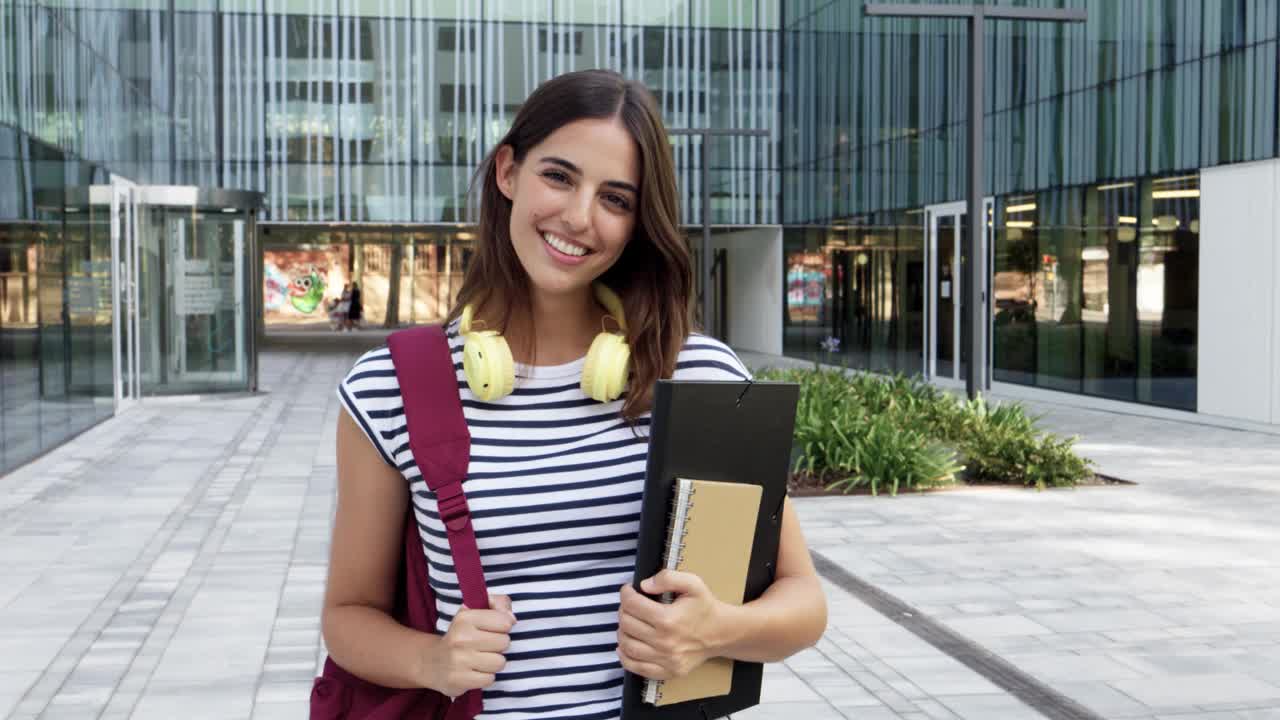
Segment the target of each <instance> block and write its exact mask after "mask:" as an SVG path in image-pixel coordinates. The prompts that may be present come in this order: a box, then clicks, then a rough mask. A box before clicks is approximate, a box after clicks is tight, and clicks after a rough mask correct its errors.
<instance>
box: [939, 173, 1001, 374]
mask: <svg viewBox="0 0 1280 720" xmlns="http://www.w3.org/2000/svg"><path fill="white" fill-rule="evenodd" d="M984 207H985V208H986V210H987V217H988V222H987V228H986V230H987V231H986V232H985V233H984V239H985V246H986V253H985V255H986V257H988V258H989V257H991V238H992V232H991V230H992V228H991V222H990V217H991V207H992V200H991V198H988V199H987V200H986V202H985V203H984ZM966 209H967V206H966V204H965V203H964V202H954V203H946V204H942V205H931V206H929V207H927V208H925V235H926V237H925V272H926V279H925V307H926V315H927V317H928V322H927V323H925V331H924V348H925V358H924V359H925V372H926V375H927V376H928V377H929V378H930V379H931V380H934V381H938V382H941V383H943V384H953V383H954V384H957V385H958V384H962V383H963V382H964V380H965V373H966V370H967V368H968V363H969V344H968V342H966V338H967V336H966V335H965V334H964V332H963V327H964V323H963V322H962V318H963V317H964V314H963V313H964V312H965V306H964V277H965V268H966V265H967V263H968V261H969V259H968V256H967V254H966V253H965V252H964V238H965V237H967V235H968V233H969V222H968V215H967V212H966ZM986 278H987V281H986V283H985V287H983V288H981V289H980V294H979V302H981V303H983V304H984V305H986V304H987V296H988V295H989V291H988V289H989V288H990V274H989V273H988V274H987V275H986ZM984 317H987V318H989V317H990V314H989V313H987V314H985V315H984ZM989 322H990V321H989V319H988V323H986V324H989ZM986 324H984V325H986ZM988 330H989V328H988V327H986V326H984V327H980V328H978V332H980V333H982V334H983V337H984V338H989V337H990V334H989V332H988ZM987 355H988V358H989V357H990V352H989V351H988V353H987ZM988 364H989V363H988ZM987 377H989V371H988V372H987V373H984V375H983V379H982V381H981V382H982V385H983V386H984V387H985V386H986V384H987V379H986V378H987Z"/></svg>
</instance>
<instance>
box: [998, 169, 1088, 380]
mask: <svg viewBox="0 0 1280 720" xmlns="http://www.w3.org/2000/svg"><path fill="white" fill-rule="evenodd" d="M1037 205H1038V207H1037ZM1012 210H1013V208H1012V207H1010V208H1007V209H1006V213H1007V214H1012V212H1011V211H1012ZM1017 217H1018V218H1019V220H1017V221H1006V222H1028V223H1033V228H1032V229H1034V230H1035V233H1036V236H1037V238H1038V239H1039V242H1040V279H1039V282H1038V287H1037V291H1038V292H1037V295H1036V340H1037V348H1036V350H1037V352H1036V357H1037V360H1038V362H1037V365H1036V384H1038V385H1040V386H1042V387H1048V388H1052V389H1055V390H1065V391H1069V392H1079V391H1080V360H1081V357H1080V354H1081V347H1080V342H1081V340H1080V334H1081V327H1080V312H1081V302H1080V301H1081V286H1082V283H1081V278H1080V259H1081V250H1080V241H1081V234H1080V226H1081V225H1082V222H1081V215H1080V206H1079V192H1078V191H1076V190H1058V191H1053V192H1047V193H1041V194H1040V195H1039V198H1038V200H1037V201H1036V205H1032V206H1030V207H1028V208H1027V210H1026V211H1025V212H1022V213H1019V214H1017Z"/></svg>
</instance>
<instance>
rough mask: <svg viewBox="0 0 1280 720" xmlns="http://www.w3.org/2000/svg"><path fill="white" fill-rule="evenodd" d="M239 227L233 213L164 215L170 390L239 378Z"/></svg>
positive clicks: (242, 240) (242, 328) (240, 223)
mask: <svg viewBox="0 0 1280 720" xmlns="http://www.w3.org/2000/svg"><path fill="white" fill-rule="evenodd" d="M245 225H246V220H245V218H244V217H241V216H239V215H221V214H214V213H208V212H194V211H188V212H175V211H166V212H165V222H164V227H165V244H166V245H167V246H168V252H167V258H166V266H167V267H166V272H165V273H164V274H165V277H166V285H167V286H168V287H167V288H166V290H167V292H168V293H170V297H171V298H172V299H173V302H172V303H170V308H171V310H170V312H169V313H168V317H167V321H168V324H169V327H170V328H172V333H171V338H172V340H171V342H172V345H171V346H170V348H169V349H170V352H169V353H168V357H169V367H168V368H167V371H168V378H167V384H168V385H170V386H174V387H179V388H186V389H187V390H200V389H201V388H202V386H210V385H225V384H228V383H238V382H241V381H243V380H244V378H245V371H246V357H245V347H244V340H245V326H244V323H245V317H244V313H243V312H242V310H243V308H244V302H245V297H244V295H245V293H244V252H245Z"/></svg>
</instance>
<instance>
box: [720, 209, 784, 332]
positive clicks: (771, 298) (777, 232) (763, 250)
mask: <svg viewBox="0 0 1280 720" xmlns="http://www.w3.org/2000/svg"><path fill="white" fill-rule="evenodd" d="M711 243H712V247H713V248H715V249H717V250H718V249H720V248H727V249H728V251H729V255H728V260H727V265H728V268H729V283H728V284H729V288H728V290H729V293H728V294H729V331H728V337H727V342H728V343H729V345H731V346H733V347H735V348H740V349H743V350H754V351H756V352H762V353H769V354H771V355H781V354H782V228H780V227H777V226H770V227H758V228H751V229H749V230H743V231H741V232H732V233H725V234H722V235H713V236H712V238H711Z"/></svg>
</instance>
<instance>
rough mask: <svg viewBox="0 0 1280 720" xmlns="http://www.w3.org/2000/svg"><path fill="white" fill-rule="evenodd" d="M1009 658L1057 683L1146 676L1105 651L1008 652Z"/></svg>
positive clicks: (1019, 666) (1012, 663)
mask: <svg viewBox="0 0 1280 720" xmlns="http://www.w3.org/2000/svg"><path fill="white" fill-rule="evenodd" d="M1002 657H1003V658H1004V660H1005V661H1007V662H1008V663H1009V664H1010V665H1013V666H1014V667H1016V668H1018V669H1019V670H1021V671H1023V672H1025V673H1028V674H1030V675H1033V676H1035V677H1036V678H1037V679H1039V680H1040V681H1042V682H1044V683H1046V684H1049V685H1053V684H1054V683H1055V681H1059V680H1063V681H1066V680H1070V681H1073V682H1106V681H1108V680H1118V679H1126V678H1138V677H1143V676H1144V673H1140V672H1138V671H1137V670H1135V669H1134V668H1133V667H1132V666H1130V665H1128V664H1125V663H1121V662H1119V661H1117V660H1116V659H1113V658H1111V657H1109V656H1107V655H1104V654H1101V653H1087V654H1080V655H1074V654H1065V653H1044V652H1042V653H1035V654H1005V655H1002Z"/></svg>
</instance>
